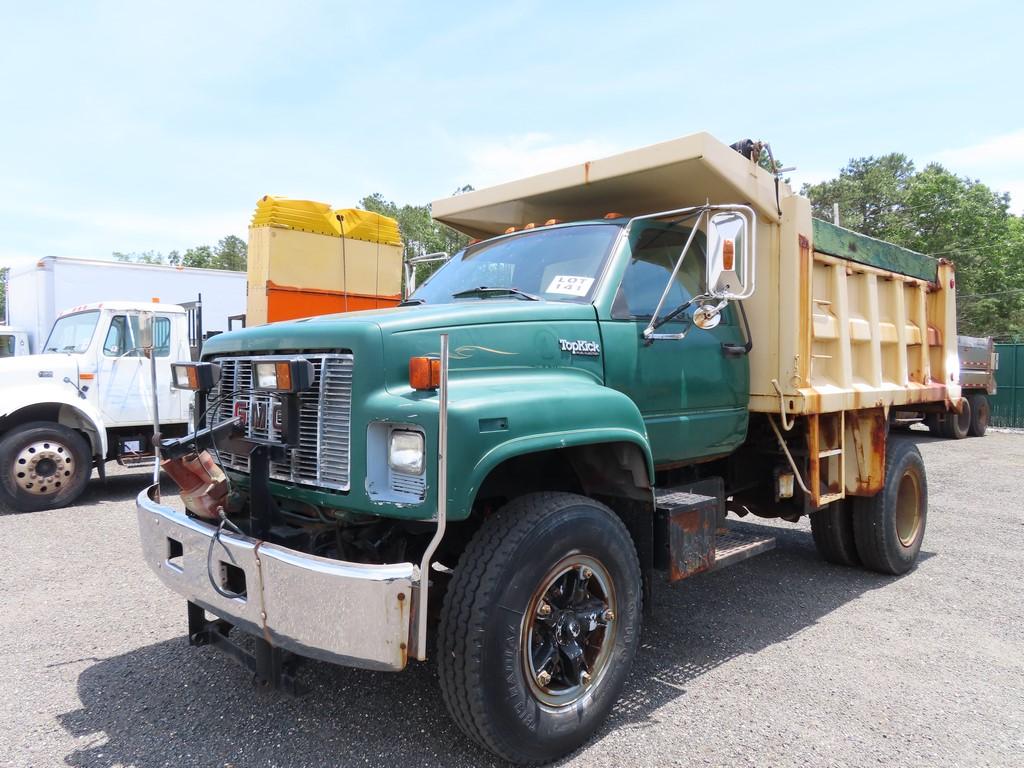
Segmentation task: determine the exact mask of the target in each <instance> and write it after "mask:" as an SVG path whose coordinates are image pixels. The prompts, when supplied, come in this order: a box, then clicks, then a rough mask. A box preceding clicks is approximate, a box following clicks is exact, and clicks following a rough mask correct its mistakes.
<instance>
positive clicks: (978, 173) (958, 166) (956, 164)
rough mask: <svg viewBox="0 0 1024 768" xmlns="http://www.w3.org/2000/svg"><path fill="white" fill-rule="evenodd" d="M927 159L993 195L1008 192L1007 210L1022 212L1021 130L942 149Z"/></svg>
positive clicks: (1023, 165)
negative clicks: (987, 187)
mask: <svg viewBox="0 0 1024 768" xmlns="http://www.w3.org/2000/svg"><path fill="white" fill-rule="evenodd" d="M928 159H930V160H935V161H936V162H939V163H942V165H944V166H946V168H948V169H949V170H950V171H952V172H953V173H956V174H959V175H961V176H969V177H971V178H975V179H979V180H980V181H981V182H982V183H984V184H986V185H987V186H989V187H991V188H992V189H994V190H996V191H997V192H1009V193H1010V208H1011V209H1012V210H1013V211H1014V212H1015V213H1022V212H1024V130H1021V131H1015V132H1013V133H1004V134H1002V135H1000V136H992V137H990V138H988V139H985V140H984V141H981V142H978V143H977V144H969V145H967V146H963V147H954V148H951V149H944V150H942V151H940V152H937V153H935V154H934V155H933V156H932V157H930V158H928Z"/></svg>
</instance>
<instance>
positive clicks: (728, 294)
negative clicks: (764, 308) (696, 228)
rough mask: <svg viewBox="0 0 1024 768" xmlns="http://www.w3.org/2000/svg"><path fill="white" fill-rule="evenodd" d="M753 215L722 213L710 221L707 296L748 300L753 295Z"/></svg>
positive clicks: (741, 212)
mask: <svg viewBox="0 0 1024 768" xmlns="http://www.w3.org/2000/svg"><path fill="white" fill-rule="evenodd" d="M752 213H753V212H750V213H749V214H748V213H747V212H746V211H722V212H719V213H716V214H714V215H712V216H711V217H710V219H709V220H708V271H707V293H708V295H709V296H713V297H715V298H716V299H725V300H733V299H745V298H748V297H749V296H750V295H751V294H753V292H754V281H753V269H752V267H753V263H754V247H753V246H754V237H753V231H752V230H753V221H752V218H753V216H752Z"/></svg>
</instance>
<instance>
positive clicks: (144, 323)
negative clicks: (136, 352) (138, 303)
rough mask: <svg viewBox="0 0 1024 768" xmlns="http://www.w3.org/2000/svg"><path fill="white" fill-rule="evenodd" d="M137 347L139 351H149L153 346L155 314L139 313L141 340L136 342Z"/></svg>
mask: <svg viewBox="0 0 1024 768" xmlns="http://www.w3.org/2000/svg"><path fill="white" fill-rule="evenodd" d="M135 346H136V347H137V348H139V349H149V348H151V347H152V346H153V313H152V312H140V313H139V338H138V339H136V340H135Z"/></svg>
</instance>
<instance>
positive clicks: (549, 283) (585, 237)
mask: <svg viewBox="0 0 1024 768" xmlns="http://www.w3.org/2000/svg"><path fill="white" fill-rule="evenodd" d="M619 231H620V228H619V227H618V226H617V225H613V224H581V225H577V226H570V227H559V228H558V229H541V230H537V231H535V232H529V231H527V232H523V233H522V234H517V235H514V236H512V237H503V238H500V239H497V240H488V241H486V242H483V243H480V244H478V245H474V246H470V247H469V248H467V249H466V250H464V251H462V252H460V253H457V254H455V256H454V257H453V258H452V260H451V261H449V262H448V263H447V264H445V265H444V266H443V267H441V269H439V270H438V271H437V272H435V273H434V275H433V276H432V277H431V278H430V279H429V280H428V281H427V282H426V283H424V284H423V285H422V286H421V287H420V288H419V289H418V290H417V291H416V292H415V293H414V294H413V295H412V297H411V299H412V300H416V299H419V300H420V301H419V302H418V303H424V304H448V303H450V302H453V301H456V300H458V301H479V300H482V299H488V298H503V299H508V298H512V299H514V298H517V297H519V298H541V299H547V300H551V301H576V302H585V301H590V299H591V297H592V296H593V294H594V290H595V289H596V287H597V279H598V278H599V277H600V275H601V269H602V267H603V266H604V262H605V260H606V259H607V258H608V253H609V252H610V251H611V248H612V244H613V243H614V242H615V237H616V235H618V233H619ZM480 288H486V289H491V290H484V291H480V290H476V289H480ZM495 289H507V290H495ZM512 289H515V290H514V291H513V290H512Z"/></svg>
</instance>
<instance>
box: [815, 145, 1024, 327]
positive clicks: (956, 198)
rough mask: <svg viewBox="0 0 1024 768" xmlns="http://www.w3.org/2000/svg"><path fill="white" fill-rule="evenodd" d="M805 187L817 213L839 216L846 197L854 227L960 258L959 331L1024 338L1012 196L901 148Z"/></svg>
mask: <svg viewBox="0 0 1024 768" xmlns="http://www.w3.org/2000/svg"><path fill="white" fill-rule="evenodd" d="M801 193H802V194H804V195H806V196H807V197H809V198H810V200H811V205H812V208H813V213H814V216H816V217H817V218H820V219H825V220H828V221H831V220H832V217H833V205H834V204H836V203H838V205H839V223H840V224H841V225H842V226H844V227H846V228H847V229H852V230H855V231H857V232H861V233H863V234H865V235H870V236H871V237H877V238H879V239H881V240H888V241H889V242H892V243H896V244H897V245H901V246H903V247H905V248H910V249H912V250H915V251H918V252H920V253H927V254H929V255H931V256H935V257H937V258H944V259H949V260H950V261H952V262H953V263H954V265H955V267H956V281H957V329H958V331H959V333H962V334H964V335H968V336H994V337H996V338H997V339H1003V340H1006V339H1019V338H1021V337H1024V218H1022V217H1020V216H1015V215H1014V214H1013V213H1011V212H1010V197H1009V195H1007V194H1002V193H999V192H996V191H994V190H992V189H991V188H989V187H988V186H986V185H985V184H982V183H981V182H980V181H978V180H976V179H970V178H966V177H963V176H957V175H956V174H955V173H952V172H951V171H949V170H947V169H946V168H944V167H943V166H941V165H939V164H938V163H929V164H928V165H926V166H925V167H924V168H921V169H920V170H918V169H917V168H915V166H914V163H913V162H912V161H911V160H910V159H909V158H908V157H907V156H906V155H902V154H899V153H892V154H888V155H883V156H881V157H862V158H856V159H853V160H850V162H849V163H848V164H847V165H846V167H845V168H843V169H841V170H840V171H839V175H838V176H836V177H835V178H832V179H829V180H827V181H823V182H821V183H820V184H810V185H808V184H805V185H804V186H803V188H802V189H801Z"/></svg>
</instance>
